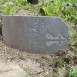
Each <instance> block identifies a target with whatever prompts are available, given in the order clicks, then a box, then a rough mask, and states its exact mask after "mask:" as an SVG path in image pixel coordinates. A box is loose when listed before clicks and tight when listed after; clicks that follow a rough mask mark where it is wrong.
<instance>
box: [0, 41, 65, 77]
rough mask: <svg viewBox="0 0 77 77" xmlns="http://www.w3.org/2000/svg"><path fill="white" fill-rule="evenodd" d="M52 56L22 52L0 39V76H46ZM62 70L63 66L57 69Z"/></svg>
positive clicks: (60, 71) (51, 68)
mask: <svg viewBox="0 0 77 77" xmlns="http://www.w3.org/2000/svg"><path fill="white" fill-rule="evenodd" d="M52 58H53V56H52V55H48V54H34V53H27V52H22V51H19V50H17V49H13V48H10V47H8V46H6V45H5V44H4V43H3V42H2V41H0V77H48V76H47V75H49V74H50V73H52V70H53V67H52V66H51V64H52ZM62 71H63V73H64V71H65V68H62V69H59V73H62ZM63 73H62V76H60V77H63ZM60 75H61V74H60Z"/></svg>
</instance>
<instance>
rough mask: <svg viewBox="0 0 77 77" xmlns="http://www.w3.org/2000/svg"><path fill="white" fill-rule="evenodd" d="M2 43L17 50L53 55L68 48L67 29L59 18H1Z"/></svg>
mask: <svg viewBox="0 0 77 77" xmlns="http://www.w3.org/2000/svg"><path fill="white" fill-rule="evenodd" d="M2 31H3V38H4V42H5V43H6V44H7V45H9V46H11V47H13V48H17V49H19V50H23V51H27V52H34V53H55V52H58V51H59V50H60V49H67V48H68V39H69V28H68V26H67V25H66V24H65V23H64V22H63V21H62V19H61V18H59V17H48V16H46V17H43V16H42V17H41V16H40V17H38V16H35V17H32V16H3V29H2Z"/></svg>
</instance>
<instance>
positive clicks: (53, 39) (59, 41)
mask: <svg viewBox="0 0 77 77" xmlns="http://www.w3.org/2000/svg"><path fill="white" fill-rule="evenodd" d="M46 38H47V39H48V40H49V41H48V42H46V46H51V45H52V44H54V43H57V44H58V45H60V46H61V45H62V43H64V42H66V38H64V37H63V36H62V35H61V34H59V35H58V36H57V37H53V36H52V35H51V34H49V33H48V34H46Z"/></svg>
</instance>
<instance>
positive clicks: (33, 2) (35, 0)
mask: <svg viewBox="0 0 77 77" xmlns="http://www.w3.org/2000/svg"><path fill="white" fill-rule="evenodd" d="M27 1H28V2H29V3H32V4H38V0H27Z"/></svg>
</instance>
